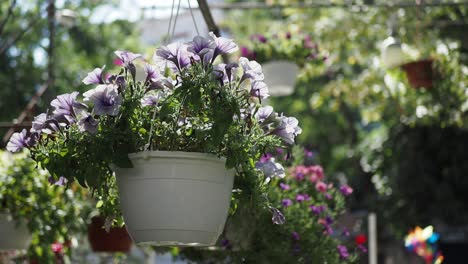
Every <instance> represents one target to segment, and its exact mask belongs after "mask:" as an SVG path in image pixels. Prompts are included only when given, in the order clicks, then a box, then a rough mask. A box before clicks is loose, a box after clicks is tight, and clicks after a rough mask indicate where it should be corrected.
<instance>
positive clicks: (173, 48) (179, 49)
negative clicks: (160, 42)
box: [155, 42, 191, 70]
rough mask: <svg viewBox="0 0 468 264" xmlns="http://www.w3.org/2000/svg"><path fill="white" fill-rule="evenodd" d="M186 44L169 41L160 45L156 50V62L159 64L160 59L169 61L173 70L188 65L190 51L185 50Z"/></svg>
mask: <svg viewBox="0 0 468 264" xmlns="http://www.w3.org/2000/svg"><path fill="white" fill-rule="evenodd" d="M187 48H188V46H187V45H186V44H182V43H180V42H177V43H171V44H169V45H167V46H162V47H160V48H159V49H157V50H156V53H155V60H156V64H161V63H160V62H159V60H160V59H163V60H166V61H169V62H171V63H172V65H173V66H174V67H172V68H173V70H181V69H183V68H185V67H187V66H188V65H190V55H191V53H190V52H188V51H187Z"/></svg>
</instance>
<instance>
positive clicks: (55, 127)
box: [41, 116, 60, 135]
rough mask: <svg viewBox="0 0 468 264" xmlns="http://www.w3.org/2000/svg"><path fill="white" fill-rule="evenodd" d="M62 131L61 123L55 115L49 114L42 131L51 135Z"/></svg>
mask: <svg viewBox="0 0 468 264" xmlns="http://www.w3.org/2000/svg"><path fill="white" fill-rule="evenodd" d="M58 131H60V123H59V121H58V120H57V119H55V117H53V116H49V117H48V118H47V120H46V121H45V123H44V128H43V129H42V130H41V132H42V133H44V134H47V135H50V134H53V133H55V132H58Z"/></svg>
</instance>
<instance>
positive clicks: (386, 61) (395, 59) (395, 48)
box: [381, 37, 406, 68]
mask: <svg viewBox="0 0 468 264" xmlns="http://www.w3.org/2000/svg"><path fill="white" fill-rule="evenodd" d="M381 59H382V64H383V66H384V67H385V68H392V67H396V66H399V65H402V64H403V63H405V60H406V58H405V54H404V53H403V50H402V48H401V44H400V42H399V41H398V40H397V39H396V38H394V37H388V38H387V39H385V40H384V41H383V43H382V54H381Z"/></svg>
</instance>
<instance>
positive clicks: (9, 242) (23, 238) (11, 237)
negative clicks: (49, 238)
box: [0, 213, 31, 250]
mask: <svg viewBox="0 0 468 264" xmlns="http://www.w3.org/2000/svg"><path fill="white" fill-rule="evenodd" d="M30 242H31V234H30V232H29V230H28V228H27V227H26V226H25V225H24V224H20V225H19V226H17V225H16V223H15V221H14V220H13V218H12V217H11V215H10V214H9V213H0V250H13V249H17V250H21V249H27V248H28V247H29V243H30Z"/></svg>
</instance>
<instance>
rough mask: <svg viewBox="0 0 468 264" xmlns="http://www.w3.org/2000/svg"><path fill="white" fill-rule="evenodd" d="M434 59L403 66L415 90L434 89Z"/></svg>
mask: <svg viewBox="0 0 468 264" xmlns="http://www.w3.org/2000/svg"><path fill="white" fill-rule="evenodd" d="M432 62H433V60H432V59H422V60H417V61H412V62H408V63H405V64H403V65H401V68H402V69H403V70H404V71H405V73H406V77H407V78H408V82H409V83H410V84H411V86H413V87H414V88H427V89H430V88H432V80H433V74H434V73H433V72H434V71H433V66H432Z"/></svg>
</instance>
